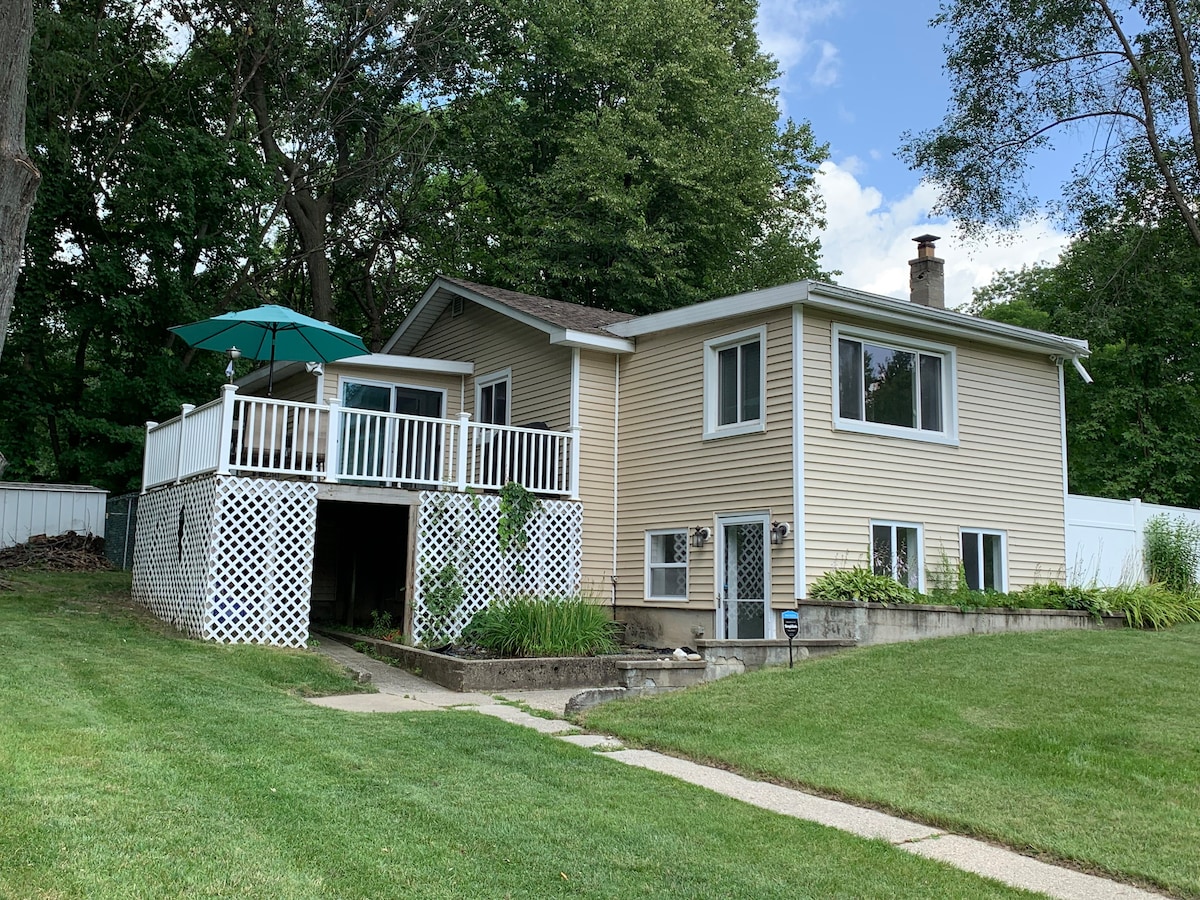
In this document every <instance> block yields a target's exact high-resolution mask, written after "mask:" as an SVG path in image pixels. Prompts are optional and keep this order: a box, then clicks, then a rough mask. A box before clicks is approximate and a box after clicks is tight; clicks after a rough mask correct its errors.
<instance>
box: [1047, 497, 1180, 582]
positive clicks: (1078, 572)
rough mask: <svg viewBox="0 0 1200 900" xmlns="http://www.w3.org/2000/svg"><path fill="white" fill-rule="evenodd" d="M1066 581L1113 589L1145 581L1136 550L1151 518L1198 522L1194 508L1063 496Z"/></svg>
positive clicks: (1143, 539) (1142, 543)
mask: <svg viewBox="0 0 1200 900" xmlns="http://www.w3.org/2000/svg"><path fill="white" fill-rule="evenodd" d="M1066 514H1067V523H1066V525H1067V581H1068V583H1070V584H1083V585H1091V584H1095V585H1100V586H1102V587H1115V586H1116V585H1119V584H1131V583H1135V582H1140V581H1144V580H1145V573H1144V566H1143V562H1142V548H1143V546H1144V545H1145V533H1146V523H1147V522H1149V521H1150V520H1151V519H1153V518H1154V517H1155V516H1162V515H1165V516H1167V517H1168V518H1170V519H1172V520H1177V519H1184V520H1185V521H1187V522H1193V523H1195V524H1198V525H1200V509H1185V508H1183V507H1179V506H1159V505H1158V504H1155V503H1142V502H1141V501H1140V500H1137V499H1134V500H1107V499H1104V498H1101V497H1082V496H1079V495H1077V494H1069V495H1068V496H1067V506H1066Z"/></svg>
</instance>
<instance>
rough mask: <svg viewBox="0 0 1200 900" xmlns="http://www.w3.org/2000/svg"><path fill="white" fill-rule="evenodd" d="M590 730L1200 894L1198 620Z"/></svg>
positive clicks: (984, 653)
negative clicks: (1155, 629)
mask: <svg viewBox="0 0 1200 900" xmlns="http://www.w3.org/2000/svg"><path fill="white" fill-rule="evenodd" d="M587 724H588V726H589V727H593V728H596V729H602V730H605V731H609V732H612V733H614V734H617V735H620V736H622V737H624V738H626V739H627V740H632V741H635V742H638V743H640V744H643V745H646V746H652V747H657V748H660V749H663V750H667V751H673V752H678V753H680V754H683V755H687V756H689V757H692V758H694V759H699V760H706V761H720V762H722V763H725V764H728V765H729V766H731V767H733V768H735V769H737V770H738V771H740V772H743V773H748V774H752V775H757V776H760V777H764V776H765V777H767V778H770V779H771V780H774V781H779V782H782V783H786V784H791V785H801V786H807V787H811V788H815V789H817V790H819V791H822V792H826V793H829V794H833V795H836V796H839V797H844V798H849V799H851V800H855V801H865V802H867V803H870V804H873V805H876V806H880V807H884V808H886V809H889V810H893V811H896V812H899V813H902V814H906V815H910V816H914V817H917V818H919V819H922V820H924V821H926V822H929V823H932V824H935V825H939V826H943V827H946V828H949V829H953V830H955V831H960V832H966V833H971V834H975V835H980V836H983V837H988V838H994V839H997V840H999V841H1002V842H1003V843H1005V844H1008V845H1010V846H1012V847H1015V848H1017V849H1022V850H1032V851H1037V852H1042V853H1045V854H1048V855H1051V856H1054V857H1058V858H1061V859H1066V860H1074V861H1077V862H1079V863H1082V864H1084V865H1085V866H1087V867H1090V868H1094V869H1100V870H1104V871H1107V872H1110V873H1114V874H1117V875H1119V876H1122V877H1125V878H1127V879H1131V880H1143V881H1147V882H1150V883H1153V884H1157V885H1159V886H1162V887H1166V888H1169V889H1171V890H1174V891H1176V892H1178V893H1181V894H1184V895H1187V896H1194V897H1200V625H1188V626H1181V627H1178V628H1174V629H1171V630H1169V631H1161V632H1144V631H1127V630H1119V631H1103V632H1100V631H1095V632H1090V631H1089V632H1044V633H1041V634H1028V635H1000V636H993V637H965V638H949V639H946V640H930V641H922V642H919V643H911V644H895V645H891V646H884V647H871V648H864V649H861V650H854V651H851V652H848V653H844V654H840V655H838V656H834V657H829V658H826V659H820V660H813V661H809V662H804V663H802V664H799V665H797V667H796V668H795V669H794V670H791V671H789V670H787V669H774V670H766V671H761V672H756V673H752V674H749V675H745V676H740V677H736V678H729V679H725V680H723V681H718V682H714V683H711V684H708V685H704V686H702V687H700V688H697V689H693V690H690V691H686V692H684V693H680V694H672V695H663V696H658V697H649V698H644V699H641V700H637V701H634V702H629V703H612V704H608V705H605V706H601V707H598V708H596V709H595V710H593V711H591V712H590V713H589V714H588V715H587Z"/></svg>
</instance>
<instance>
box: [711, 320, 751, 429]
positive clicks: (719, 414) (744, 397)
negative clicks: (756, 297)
mask: <svg viewBox="0 0 1200 900" xmlns="http://www.w3.org/2000/svg"><path fill="white" fill-rule="evenodd" d="M765 351H766V329H765V328H756V329H754V330H752V331H743V332H740V333H738V334H731V335H727V336H726V337H723V338H718V339H717V340H713V341H708V342H706V343H705V345H704V436H705V437H719V436H722V435H731V434H746V433H748V432H751V431H762V430H763V426H764V422H765V419H764V415H763V399H764V398H763V394H764V393H765V392H764V385H765V383H766V352H765Z"/></svg>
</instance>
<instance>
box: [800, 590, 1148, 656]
mask: <svg viewBox="0 0 1200 900" xmlns="http://www.w3.org/2000/svg"><path fill="white" fill-rule="evenodd" d="M796 609H797V611H798V612H799V614H800V637H801V638H804V639H811V638H825V639H840V640H851V641H856V642H858V643H859V644H861V645H868V644H894V643H898V642H900V641H916V640H921V639H922V638H933V637H952V636H954V635H960V634H1003V633H1005V632H1010V631H1052V630H1061V629H1067V628H1123V627H1124V626H1125V617H1124V616H1103V617H1102V618H1101V619H1100V620H1097V619H1096V618H1094V617H1093V616H1092V615H1091V614H1089V613H1085V612H1076V611H1074V610H1058V609H969V610H961V609H959V608H958V607H956V606H927V605H912V606H909V605H904V606H884V605H883V604H882V603H848V602H832V601H831V602H827V603H826V602H817V601H814V600H798V601H797V602H796ZM785 652H786V651H785Z"/></svg>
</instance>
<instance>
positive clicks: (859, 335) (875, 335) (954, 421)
mask: <svg viewBox="0 0 1200 900" xmlns="http://www.w3.org/2000/svg"><path fill="white" fill-rule="evenodd" d="M842 338H846V339H848V340H854V341H870V342H872V343H876V344H881V345H884V346H888V347H892V348H894V349H896V350H910V351H914V352H924V353H936V354H939V355H940V356H941V357H942V360H943V363H942V420H943V421H942V430H941V431H922V430H921V429H919V428H902V427H900V426H898V425H883V424H880V423H878V422H867V421H864V420H862V419H844V418H842V415H841V390H840V389H841V385H840V381H841V366H840V362H841V357H840V355H839V351H838V341H840V340H841V339H842ZM830 359H831V361H832V363H831V368H832V372H831V376H832V377H831V378H830V381H831V382H832V384H833V393H832V405H831V409H832V413H833V429H834V431H855V432H858V433H859V434H874V435H880V436H882V437H897V438H903V439H905V440H909V441H921V442H924V443H927V444H949V445H952V446H958V353H957V351H956V349H955V348H954V347H952V346H950V345H949V344H939V343H935V342H934V341H926V340H922V339H920V338H910V337H905V336H902V335H898V334H893V333H890V332H884V331H873V330H871V329H869V328H857V327H853V326H849V325H836V324H835V325H834V326H833V339H832V341H831V354H830Z"/></svg>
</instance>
